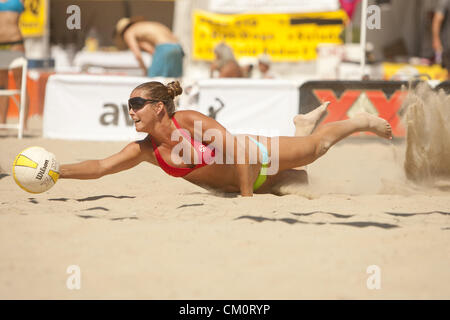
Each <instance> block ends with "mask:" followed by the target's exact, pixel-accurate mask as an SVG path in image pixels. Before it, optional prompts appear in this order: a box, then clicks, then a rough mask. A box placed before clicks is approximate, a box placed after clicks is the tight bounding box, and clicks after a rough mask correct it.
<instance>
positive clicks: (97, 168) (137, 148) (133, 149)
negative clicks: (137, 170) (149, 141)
mask: <svg viewBox="0 0 450 320" xmlns="http://www.w3.org/2000/svg"><path fill="white" fill-rule="evenodd" d="M145 141H146V139H145V140H142V141H136V142H131V143H129V144H128V145H127V146H126V147H125V148H123V149H122V150H121V151H120V152H118V153H116V154H114V155H112V156H110V157H108V158H105V159H101V160H86V161H83V162H79V163H74V164H64V165H61V166H60V178H64V179H98V178H101V177H103V176H105V175H107V174H112V173H117V172H120V171H124V170H127V169H130V168H132V167H135V166H137V165H138V164H139V163H141V162H142V161H145V160H149V150H148V146H147V145H146V143H145ZM150 149H151V148H150Z"/></svg>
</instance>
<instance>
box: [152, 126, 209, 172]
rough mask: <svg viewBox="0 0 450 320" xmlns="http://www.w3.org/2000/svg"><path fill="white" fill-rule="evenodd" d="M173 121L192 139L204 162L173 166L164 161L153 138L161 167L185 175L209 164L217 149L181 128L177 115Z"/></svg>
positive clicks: (187, 137) (154, 148) (185, 135)
mask: <svg viewBox="0 0 450 320" xmlns="http://www.w3.org/2000/svg"><path fill="white" fill-rule="evenodd" d="M172 121H173V123H174V124H175V127H177V129H178V130H179V131H180V132H181V134H182V135H183V136H184V137H185V138H186V139H188V140H190V141H191V144H192V146H193V147H194V150H195V151H196V152H197V154H198V156H199V159H201V161H202V162H201V163H199V164H197V165H196V166H195V167H193V168H177V167H172V166H171V165H169V164H168V163H167V162H165V161H164V159H163V158H162V157H161V154H160V153H159V151H158V147H157V146H156V144H155V142H154V141H153V139H151V141H152V146H153V151H154V152H155V156H156V159H157V160H158V163H159V166H160V167H161V169H163V170H164V171H165V172H166V173H167V174H170V175H171V176H174V177H184V176H185V175H187V174H188V173H191V172H192V171H194V170H195V169H198V168H201V167H204V166H206V165H207V164H208V163H207V161H208V162H210V159H211V158H212V157H214V155H215V150H214V149H211V148H210V147H208V146H207V145H204V144H203V143H201V142H198V141H196V140H194V138H192V137H191V136H190V135H189V134H188V133H187V132H186V130H185V129H182V128H180V126H179V125H178V122H177V121H176V120H175V117H172Z"/></svg>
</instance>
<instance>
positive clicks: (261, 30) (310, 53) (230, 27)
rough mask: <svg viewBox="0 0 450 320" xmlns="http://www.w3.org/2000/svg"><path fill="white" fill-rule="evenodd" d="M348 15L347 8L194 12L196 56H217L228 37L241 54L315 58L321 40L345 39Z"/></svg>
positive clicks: (194, 51)
mask: <svg viewBox="0 0 450 320" xmlns="http://www.w3.org/2000/svg"><path fill="white" fill-rule="evenodd" d="M347 19H348V17H347V14H346V13H345V11H343V10H339V11H333V12H315V13H302V14H229V15H228V14H215V13H209V12H204V11H196V12H194V19H193V30H194V31H193V33H192V34H193V48H192V50H193V57H194V59H198V60H209V61H211V60H213V59H214V53H213V50H214V47H215V46H216V45H217V44H218V43H220V42H221V41H225V42H226V43H227V44H228V45H229V46H231V47H232V48H233V50H234V53H235V55H236V57H237V58H241V57H256V56H258V55H260V54H263V53H265V54H268V55H270V57H271V58H272V60H273V61H298V60H314V59H316V57H317V53H316V47H317V45H318V44H319V43H335V44H340V43H342V39H341V38H340V35H341V33H342V31H343V29H344V22H345V21H346V20H347Z"/></svg>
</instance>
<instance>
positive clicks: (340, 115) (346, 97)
mask: <svg viewBox="0 0 450 320" xmlns="http://www.w3.org/2000/svg"><path fill="white" fill-rule="evenodd" d="M362 93H364V94H365V95H366V96H367V98H368V99H369V102H370V103H371V104H372V105H373V106H374V107H375V109H376V110H377V112H378V116H379V117H381V118H383V119H386V120H387V121H388V122H389V123H390V125H391V126H392V133H393V134H394V135H395V136H404V135H405V128H404V127H403V125H402V124H401V122H400V119H399V117H398V114H397V111H398V110H399V109H400V107H401V105H402V102H403V98H404V97H405V95H406V92H405V91H399V90H398V91H396V92H394V94H392V96H391V97H390V98H389V99H388V98H387V97H386V95H385V93H384V92H383V91H382V90H361V89H356V90H346V91H344V92H343V93H342V95H341V97H340V98H339V99H338V98H337V97H336V95H335V94H334V92H333V90H330V89H323V90H321V89H319V90H313V94H314V95H315V96H316V98H317V99H318V100H319V101H320V103H323V102H325V101H330V105H329V106H328V116H327V117H326V118H325V119H324V121H323V123H327V122H333V121H338V120H345V119H348V111H349V110H350V109H351V107H352V106H353V105H354V104H355V103H356V101H357V100H358V98H359V97H360V96H361V94H362Z"/></svg>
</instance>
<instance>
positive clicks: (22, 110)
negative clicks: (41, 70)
mask: <svg viewBox="0 0 450 320" xmlns="http://www.w3.org/2000/svg"><path fill="white" fill-rule="evenodd" d="M23 59H24V63H23V65H22V83H21V87H20V111H19V127H18V131H19V132H18V133H17V137H18V138H19V139H22V137H23V127H24V124H25V116H26V114H25V111H26V105H27V69H28V68H27V60H26V59H25V58H23Z"/></svg>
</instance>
